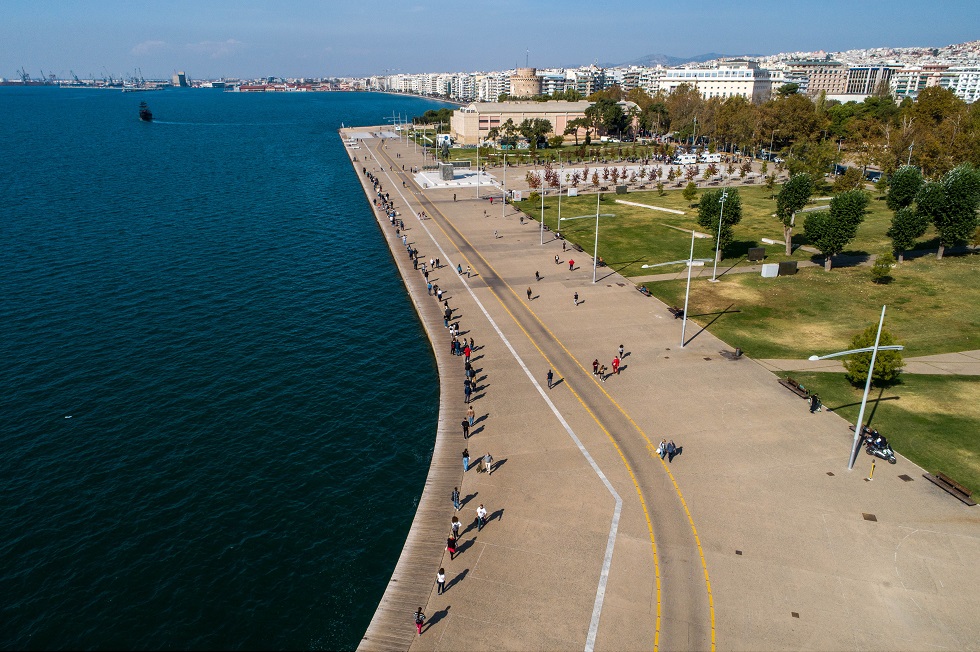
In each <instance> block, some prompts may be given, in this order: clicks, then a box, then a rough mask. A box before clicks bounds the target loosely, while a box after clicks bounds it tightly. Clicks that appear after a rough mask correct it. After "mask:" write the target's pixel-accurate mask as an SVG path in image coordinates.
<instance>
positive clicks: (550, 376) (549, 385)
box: [548, 369, 555, 389]
mask: <svg viewBox="0 0 980 652" xmlns="http://www.w3.org/2000/svg"><path fill="white" fill-rule="evenodd" d="M554 379H555V372H553V371H552V370H551V369H549V370H548V389H551V385H552V382H553V381H554Z"/></svg>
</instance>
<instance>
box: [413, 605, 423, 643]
mask: <svg viewBox="0 0 980 652" xmlns="http://www.w3.org/2000/svg"><path fill="white" fill-rule="evenodd" d="M413 616H414V617H415V629H417V630H418V631H419V636H421V635H422V625H424V624H425V614H424V613H423V612H422V607H419V608H418V609H417V610H416V611H415V613H414V614H413Z"/></svg>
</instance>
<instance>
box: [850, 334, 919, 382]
mask: <svg viewBox="0 0 980 652" xmlns="http://www.w3.org/2000/svg"><path fill="white" fill-rule="evenodd" d="M877 334H878V325H877V324H873V325H871V326H868V327H867V328H866V329H865V330H864V332H863V333H860V334H858V335H855V336H854V338H853V339H852V340H851V348H852V349H866V348H869V347H872V346H874V345H875V335H877ZM895 343H896V342H895V338H894V337H893V336H892V334H891V333H889V332H888V331H887V330H885V329H882V330H881V338H880V339H879V340H878V346H879V347H881V346H889V345H891V344H895ZM870 366H871V351H868V352H867V353H854V354H852V355H849V356H847V357H846V358H844V370H845V371H846V372H847V373H846V374H844V376H845V377H846V378H847V379H848V380H849V381H851V382H852V383H854V384H855V385H858V386H861V385H863V384H864V383H865V382H867V380H868V368H869V367H870ZM904 366H905V361H904V360H903V359H902V352H901V351H880V350H879V351H878V355H877V356H876V357H875V368H874V370H873V371H872V372H871V384H872V385H874V386H876V387H885V386H887V385H892V384H894V383H895V382H897V381H898V377H899V375H900V374H901V373H902V367H904Z"/></svg>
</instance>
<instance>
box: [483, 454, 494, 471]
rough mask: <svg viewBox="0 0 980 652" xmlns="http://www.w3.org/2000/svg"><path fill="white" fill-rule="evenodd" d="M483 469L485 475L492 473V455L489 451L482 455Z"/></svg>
mask: <svg viewBox="0 0 980 652" xmlns="http://www.w3.org/2000/svg"><path fill="white" fill-rule="evenodd" d="M483 470H484V471H486V472H487V475H493V455H491V454H490V451H487V454H486V455H484V456H483Z"/></svg>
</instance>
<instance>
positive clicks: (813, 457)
mask: <svg viewBox="0 0 980 652" xmlns="http://www.w3.org/2000/svg"><path fill="white" fill-rule="evenodd" d="M361 131H363V129H362V130H361ZM379 142H380V141H379V140H378V139H375V140H374V142H372V141H370V140H369V141H365V144H366V145H367V146H368V147H369V148H370V151H371V152H372V154H371V156H372V160H371V161H370V162H369V163H367V165H368V166H369V167H375V168H376V174H379V175H380V176H385V178H386V181H385V184H384V185H385V189H386V190H387V191H388V192H390V193H391V194H392V196H393V198H395V199H396V202H397V204H398V205H399V210H401V211H402V213H403V218H404V219H405V221H406V226H408V227H410V230H409V233H410V234H411V239H412V240H413V241H414V242H416V243H417V244H416V246H417V247H418V248H419V249H420V252H421V256H422V258H424V259H426V260H428V258H429V257H431V256H435V255H440V254H439V253H434V252H442V254H441V255H440V257H442V258H443V260H444V261H447V260H448V261H449V262H450V263H451V264H452V265H455V264H456V263H457V262H459V264H461V265H462V267H463V268H464V269H465V268H466V266H467V265H470V266H471V267H472V269H473V270H474V273H475V276H473V277H472V278H470V279H466V278H465V274H464V278H460V277H459V276H457V275H456V274H455V272H454V271H452V270H450V269H449V268H443V269H441V270H439V274H438V276H439V280H438V283H439V284H440V286H443V287H446V288H448V289H449V292H450V295H451V296H452V299H451V300H450V302H451V305H453V307H455V308H457V309H458V310H460V311H461V314H460V320H461V326H462V328H463V330H464V331H469V333H468V334H467V337H469V336H473V337H475V339H476V340H477V345H478V346H481V345H482V346H484V347H485V348H483V349H481V350H480V351H479V355H480V359H479V360H475V362H477V363H478V365H479V369H480V371H479V374H480V376H482V377H484V378H483V380H481V386H483V388H484V389H483V391H482V392H481V396H480V398H479V400H478V401H477V402H476V404H475V405H476V407H477V414H478V415H479V416H480V417H481V422H480V424H478V425H479V426H480V429H479V432H475V433H474V436H473V437H472V438H471V440H469V441H467V442H464V441H463V440H462V436H461V434H459V431H458V426H457V427H456V428H457V429H456V430H454V428H453V426H452V424H454V423H456V424H458V422H459V420H460V419H461V418H462V413H463V411H464V409H465V407H464V406H463V405H462V401H461V399H462V390H461V383H462V373H461V367H462V363H461V362H460V361H458V360H456V361H455V364H456V366H457V370H456V371H454V370H453V364H454V361H453V360H452V359H451V356H448V355H441V354H440V349H441V348H443V349H444V348H446V347H444V346H443V347H441V346H440V344H439V341H440V339H441V340H442V342H443V343H445V344H447V345H448V338H447V337H446V336H445V331H444V329H443V327H442V321H441V319H439V318H438V315H437V316H436V318H435V319H432V318H431V317H430V316H427V315H426V314H423V321H424V322H425V323H426V327H427V329H428V331H429V333H430V338H431V339H432V341H433V344H434V348H435V350H436V352H437V361H438V363H439V366H440V374H441V377H442V381H443V385H444V390H443V395H444V397H445V398H444V401H443V404H442V408H441V409H442V414H441V417H440V432H439V433H438V438H437V450H436V453H435V455H434V463H433V469H432V471H431V472H430V478H429V481H428V483H427V488H426V494H429V493H431V492H430V487H432V488H434V489H433V490H432V491H437V492H441V491H442V488H443V487H444V486H445V484H446V480H447V479H448V481H449V484H450V485H452V484H453V482H454V481H455V482H460V483H461V484H460V485H459V486H460V488H461V491H462V493H463V495H464V496H472V498H471V500H470V503H469V504H467V505H466V506H465V507H464V514H465V515H466V518H464V519H463V520H464V523H466V522H467V521H471V520H472V512H473V508H474V504H473V503H474V501H477V502H484V503H485V504H486V505H487V509H488V510H489V512H490V513H491V514H492V515H493V516H494V518H493V519H492V520H491V522H490V524H489V525H488V526H487V528H485V529H484V530H483V531H482V532H479V533H477V532H476V531H475V529H471V530H469V531H467V532H466V534H465V535H464V537H463V539H464V544H463V545H464V546H465V549H464V550H463V554H462V555H460V556H458V557H457V558H456V559H455V560H453V561H449V559H448V556H445V557H442V556H441V554H440V550H441V548H442V547H444V545H445V541H444V539H445V536H444V535H441V536H440V535H438V534H435V533H436V532H438V531H439V529H440V527H442V529H443V531H444V532H445V533H446V534H448V530H449V527H448V525H449V518H450V517H451V516H452V515H453V509H452V506H451V505H450V504H449V501H448V494H446V496H445V497H443V496H441V495H436V496H435V497H434V500H433V501H432V503H431V506H430V505H429V504H428V503H427V502H426V497H425V496H424V497H423V503H424V504H425V507H424V509H423V504H420V513H419V515H418V516H417V518H416V525H417V526H418V527H414V526H413V535H414V534H416V532H417V531H418V532H422V531H426V532H430V531H431V534H428V535H426V536H429V537H430V538H433V539H434V540H433V541H432V542H431V543H430V542H428V541H425V540H423V539H424V537H422V538H421V539H419V540H416V541H415V542H414V543H413V544H412V546H411V548H412V549H411V550H410V549H409V547H406V553H405V554H403V560H400V561H399V568H402V567H403V566H406V567H407V566H411V565H413V564H415V565H420V566H425V565H428V566H429V567H428V568H424V569H422V570H417V572H418V573H420V574H421V576H430V577H431V578H432V581H433V582H434V577H435V572H436V570H437V569H438V568H439V567H440V566H443V567H444V568H446V570H447V578H448V580H449V590H448V591H447V592H446V593H445V594H444V595H441V596H437V595H436V594H435V588H434V584H432V583H430V584H429V585H428V587H426V586H424V584H425V582H422V581H416V582H415V583H414V584H413V585H412V591H414V592H415V594H416V595H418V596H419V597H418V600H419V602H420V604H421V606H423V607H424V608H425V610H426V613H427V614H428V615H429V625H427V627H426V629H425V631H424V633H423V636H422V637H420V638H415V630H414V627H413V625H412V623H411V611H412V610H414V607H415V606H418V605H414V604H412V602H411V600H412V599H413V598H414V596H413V598H409V597H405V596H403V597H404V600H407V601H408V602H407V603H406V604H412V606H411V607H410V608H408V610H407V611H399V609H401V608H402V607H403V605H390V601H389V606H392V608H391V609H390V610H388V611H386V610H385V606H386V599H388V597H389V596H390V595H394V593H395V592H396V591H395V589H394V588H393V587H395V586H396V585H395V584H392V585H390V586H389V591H388V592H387V593H386V598H385V599H383V600H382V604H381V606H380V607H379V612H378V614H377V615H376V617H375V622H372V626H371V627H370V628H369V630H368V632H367V634H366V638H365V640H364V641H362V646H361V647H362V648H364V649H381V648H387V649H405V647H404V646H405V641H406V640H407V643H408V644H410V645H411V646H412V647H415V648H417V649H429V648H432V649H446V648H450V649H456V648H459V647H463V648H465V649H491V648H492V649H579V648H582V649H591V648H592V647H593V646H594V647H595V648H596V649H650V648H654V649H656V648H660V647H662V648H664V649H711V647H712V646H713V644H714V643H715V642H717V646H718V647H719V648H723V649H921V648H922V647H924V646H942V647H950V648H954V649H973V648H975V647H976V641H978V640H980V627H978V625H977V623H976V619H975V618H974V617H972V614H975V613H977V612H978V611H980V599H978V597H977V596H978V591H977V590H976V589H975V587H976V586H977V580H978V579H980V571H978V569H977V564H975V560H976V559H977V558H978V553H980V517H978V516H977V513H976V512H974V511H970V510H969V508H966V507H964V506H962V504H960V503H959V502H957V501H955V500H954V499H953V498H952V497H949V496H947V495H946V494H944V493H942V492H941V491H940V490H938V489H937V488H935V487H934V486H932V485H931V484H929V483H927V482H925V481H924V480H922V479H921V472H922V471H921V469H918V468H917V467H915V466H914V465H912V464H910V463H909V462H907V461H906V460H904V459H902V460H900V462H899V463H898V464H897V465H896V466H891V467H885V468H879V469H878V470H877V471H876V473H875V476H874V480H873V481H865V476H866V472H865V470H864V469H861V470H858V469H855V470H854V471H851V472H848V471H847V470H846V462H847V454H848V452H849V450H850V433H849V431H848V430H847V425H848V424H847V423H846V422H844V421H843V420H842V419H841V418H840V417H838V416H836V415H833V414H829V413H820V414H815V415H811V414H809V413H808V412H807V410H806V409H805V407H804V406H803V405H802V403H801V402H800V401H799V400H798V399H797V398H796V397H795V396H793V395H792V394H790V393H789V392H787V391H786V390H785V389H784V388H782V387H781V386H779V385H778V384H777V383H776V380H775V377H774V376H773V375H772V374H771V373H770V372H769V371H768V370H767V369H765V368H764V367H763V366H761V365H759V364H756V363H755V362H754V361H752V360H750V359H747V358H743V359H741V360H739V361H732V360H728V359H727V358H725V357H724V356H722V355H720V353H721V352H722V351H726V350H730V348H731V347H728V346H727V345H725V344H724V343H722V342H720V341H718V340H717V339H715V338H714V337H713V336H711V335H710V333H707V332H698V329H697V327H696V326H694V325H693V324H692V325H691V326H692V327H693V328H689V329H688V337H689V338H692V339H690V340H689V342H688V343H687V345H686V346H685V347H684V348H683V349H682V348H680V346H679V344H680V341H679V338H680V322H679V321H675V320H673V318H672V317H671V316H670V314H669V313H668V312H667V311H666V309H665V307H664V306H663V304H661V303H660V302H658V301H657V300H655V299H652V298H648V297H645V296H643V295H641V294H640V293H639V292H637V291H636V290H635V287H634V286H633V284H632V283H630V282H629V281H627V280H626V279H623V278H621V277H619V276H618V275H616V274H614V273H610V272H608V271H607V272H606V273H605V275H604V276H602V277H601V278H600V282H599V283H598V284H596V285H593V284H591V259H590V257H588V256H586V255H584V254H581V253H577V252H576V253H575V254H571V255H572V257H574V258H575V261H576V269H574V270H571V271H569V269H568V265H567V263H566V264H562V265H556V264H555V263H554V256H555V255H556V254H557V255H558V256H559V258H560V260H563V261H567V260H568V258H567V256H568V254H564V253H563V252H562V251H561V245H560V243H559V242H557V241H553V240H551V241H547V242H546V244H545V245H541V244H539V242H540V240H539V237H540V235H539V233H540V232H539V230H538V228H537V226H538V225H537V223H535V222H533V221H531V222H529V223H527V224H524V225H521V224H520V223H519V221H518V219H517V215H516V213H515V212H514V211H513V210H512V209H511V208H509V207H508V208H507V209H506V214H507V215H509V217H500V216H499V215H500V214H499V213H498V212H497V210H496V209H497V204H496V203H495V204H494V210H493V211H489V212H488V215H489V216H488V217H484V210H485V209H487V208H488V202H486V201H485V200H478V199H476V197H475V194H476V193H475V190H474V189H468V190H467V189H460V188H456V189H453V190H451V191H450V190H430V191H423V190H421V189H419V188H417V187H413V186H414V184H413V183H412V182H411V180H410V179H409V178H408V176H400V175H399V174H398V172H399V170H398V168H399V167H400V165H401V164H402V163H406V164H409V163H410V162H411V164H412V165H418V164H420V163H421V160H420V159H415V158H412V156H413V154H412V152H411V151H410V148H408V147H405V146H403V145H398V144H396V143H394V142H391V141H389V142H388V144H387V147H386V150H385V151H381V152H378V151H377V146H378V144H379ZM364 151H365V149H364V148H362V149H361V150H358V151H357V152H355V153H360V152H364ZM396 154H401V157H400V158H397V157H396ZM373 157H377V159H378V160H374V159H373ZM357 165H358V170H359V174H360V167H359V166H360V163H358V164H357ZM389 167H390V168H391V169H388V168H389ZM360 176H363V175H360ZM508 178H517V179H522V178H523V173H522V172H521V171H519V170H517V171H514V172H513V177H512V176H511V172H508ZM402 181H405V182H406V186H405V187H404V188H402ZM396 191H397V193H396ZM453 192H455V193H456V194H457V201H453V198H452V194H453ZM497 192H498V194H499V190H498V191H497ZM396 194H397V196H396ZM464 194H466V195H468V196H464ZM422 210H424V211H425V212H426V213H427V214H428V215H429V216H430V217H431V219H428V220H423V221H418V220H415V221H414V222H413V221H412V220H413V219H414V218H413V215H414V214H415V213H418V212H419V211H422ZM383 228H384V227H383ZM545 235H546V237H547V235H548V234H545ZM386 236H387V237H389V242H392V240H393V238H392V235H391V234H390V233H389V234H386ZM399 246H401V245H400V242H399V243H397V246H395V247H394V248H393V249H394V250H395V251H396V254H395V259H396V261H398V260H399V258H400V257H399V254H398V253H397V248H398V247H399ZM402 257H403V256H402ZM400 269H401V270H402V273H403V275H405V277H406V285H407V286H409V287H410V288H412V287H414V288H415V290H411V291H412V292H413V296H419V298H420V301H419V300H417V303H419V304H421V305H423V306H424V305H428V304H427V302H428V303H434V300H431V299H429V298H427V297H426V296H425V287H424V284H422V285H421V295H419V292H418V289H417V288H418V286H419V285H420V284H421V278H420V276H419V274H418V273H417V272H414V271H413V270H412V269H411V266H410V265H409V266H407V269H406V266H405V265H404V264H403V263H402V264H400ZM535 271H538V272H540V274H541V275H542V276H543V278H542V280H541V281H535V280H534V272H535ZM528 287H530V288H531V290H532V299H531V300H527V296H526V292H525V290H526V288H528ZM574 292H578V293H579V295H580V299H582V300H583V302H582V303H581V304H580V305H578V306H575V305H573V301H572V294H573V293H574ZM422 312H423V313H427V312H432V311H431V310H429V309H425V310H423V311H422ZM620 343H622V344H624V345H625V347H626V350H627V352H628V355H627V356H626V357H625V358H624V362H625V366H624V367H623V371H622V373H621V374H620V375H618V376H613V377H610V378H608V379H607V380H606V382H604V383H603V382H600V381H599V380H597V379H596V378H594V377H593V375H592V373H591V372H592V369H591V361H592V359H593V358H598V359H599V361H600V362H601V363H602V364H605V365H607V366H608V365H610V361H611V359H612V357H613V355H614V354H615V352H616V347H617V346H618V345H619V344H620ZM443 358H450V359H448V360H444V359H443ZM549 367H552V368H554V369H555V370H556V375H557V377H558V378H559V379H560V380H561V382H560V383H559V384H558V385H557V386H556V387H555V388H554V389H552V390H550V391H549V390H547V389H546V388H543V387H542V385H543V383H544V374H545V372H546V371H547V369H548V368H549ZM457 385H458V389H454V388H455V387H456V386H457ZM446 388H448V390H447V389H446ZM454 391H455V392H457V395H458V397H459V398H458V403H457V404H455V405H454V404H453V399H452V394H453V393H454ZM454 412H455V413H454ZM444 423H445V424H448V426H444V425H443V424H444ZM661 438H667V439H672V440H674V441H675V442H676V443H677V444H678V445H680V446H681V447H682V449H683V451H682V454H681V455H680V456H678V457H677V458H676V459H675V460H674V461H673V462H672V463H671V464H667V463H666V462H665V461H661V460H660V459H659V458H658V457H656V456H655V455H653V454H652V451H651V447H653V446H655V444H656V442H658V441H659V440H660V439H661ZM464 445H465V446H469V448H470V451H471V452H472V453H474V454H477V453H482V452H485V451H484V449H487V450H490V451H491V452H492V454H493V455H494V457H495V459H496V460H497V461H498V465H499V466H498V468H497V469H496V470H495V472H494V474H493V475H491V476H486V475H483V474H477V473H475V472H474V471H472V470H471V471H470V472H468V473H467V474H465V476H464V474H462V469H461V468H460V467H459V466H456V469H455V470H453V469H452V465H451V464H450V465H447V464H443V462H442V460H443V458H447V459H448V458H451V457H453V455H451V454H447V453H444V451H443V449H445V450H451V449H453V448H455V449H457V450H459V449H461V448H462V446H464ZM440 451H443V452H442V453H441V452H440ZM457 459H458V458H457ZM864 462H865V460H864V459H863V458H862V460H861V464H862V465H863V464H864ZM868 466H869V467H870V465H868ZM935 470H936V469H930V471H935ZM443 476H445V477H443ZM436 487H438V489H435V488H436ZM440 504H442V507H439V505H440ZM440 510H442V511H444V512H445V514H444V515H440ZM440 519H442V521H443V525H441V526H440V523H439V521H440ZM872 519H873V520H872ZM428 521H433V522H432V523H428ZM439 539H441V540H439ZM411 540H412V537H411V536H410V541H411ZM423 548H425V550H422V549H423ZM420 551H421V552H420ZM403 561H404V562H405V563H404V564H403ZM402 570H404V568H402ZM399 572H400V571H399V570H397V569H396V575H398V574H399ZM393 579H396V578H393ZM709 580H710V582H709ZM412 591H408V592H407V593H408V594H411V593H412ZM423 601H424V602H423ZM386 614H387V615H386ZM399 618H402V619H403V620H401V621H399V620H398V619H399ZM400 622H403V623H404V624H403V625H401V624H399V623H400ZM397 627H402V628H403V630H399V631H407V633H408V634H409V636H408V637H404V636H400V635H399V636H394V637H392V636H391V631H389V630H390V629H391V628H397Z"/></svg>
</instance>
